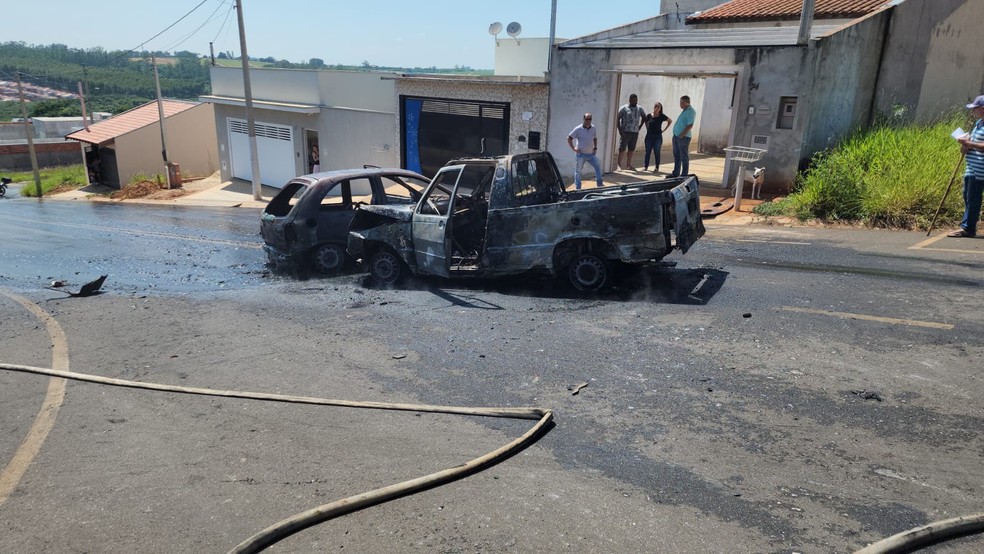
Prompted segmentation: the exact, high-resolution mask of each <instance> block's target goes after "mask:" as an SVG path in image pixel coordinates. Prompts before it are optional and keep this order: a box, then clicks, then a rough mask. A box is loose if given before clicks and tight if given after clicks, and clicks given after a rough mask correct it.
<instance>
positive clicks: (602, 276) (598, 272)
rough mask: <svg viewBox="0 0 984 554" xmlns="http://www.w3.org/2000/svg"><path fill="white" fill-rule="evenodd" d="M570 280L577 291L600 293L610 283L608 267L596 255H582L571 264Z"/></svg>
mask: <svg viewBox="0 0 984 554" xmlns="http://www.w3.org/2000/svg"><path fill="white" fill-rule="evenodd" d="M570 279H571V284H572V285H574V288H576V289H577V290H580V291H584V292H595V291H599V290H601V288H602V287H604V286H605V283H606V282H608V265H607V264H606V263H605V260H603V259H601V258H599V257H598V256H595V255H594V254H581V255H580V256H578V257H577V259H576V260H574V263H572V264H571V269H570Z"/></svg>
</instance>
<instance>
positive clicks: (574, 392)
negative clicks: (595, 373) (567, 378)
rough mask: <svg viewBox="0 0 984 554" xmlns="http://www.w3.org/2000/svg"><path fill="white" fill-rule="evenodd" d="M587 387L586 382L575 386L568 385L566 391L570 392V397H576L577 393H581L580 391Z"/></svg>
mask: <svg viewBox="0 0 984 554" xmlns="http://www.w3.org/2000/svg"><path fill="white" fill-rule="evenodd" d="M586 386H588V383H587V382H584V383H578V384H576V385H568V386H567V390H569V391H571V396H577V393H579V392H581V389H583V388H584V387H586Z"/></svg>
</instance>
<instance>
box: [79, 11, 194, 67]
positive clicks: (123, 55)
mask: <svg viewBox="0 0 984 554" xmlns="http://www.w3.org/2000/svg"><path fill="white" fill-rule="evenodd" d="M208 1H209V0H202V1H201V2H199V3H198V4H197V5H196V6H195V7H194V8H191V10H190V11H189V12H188V13H186V14H184V15H182V16H181V17H179V18H178V19H177V20H175V21H174V23H171V24H170V25H168V26H167V27H165V28H164V30H163V31H161V32H159V33H157V34H156V35H154V36H152V37H150V38H149V39H147V40H145V41H143V42H141V43H140V44H138V45H136V46H134V47H133V48H131V49H129V50H127V51H125V52H123V53H122V54H120V55H119V56H116V57H115V58H111V59H110V60H108V61H106V62H104V63H102V64H97V66H99V65H107V64H111V63H113V62H115V61H116V60H118V59H120V58H124V57H128V56H129V55H130V53H131V52H135V51H137V49H138V48H140V47H142V46H143V45H145V44H147V43H148V42H150V41H152V40H154V39H155V38H157V37H159V36H161V35H163V34H164V33H166V32H167V31H169V30H170V29H171V28H172V27H174V26H175V25H177V24H178V23H181V21H182V20H184V18H186V17H188V16H189V15H191V14H193V13H194V12H195V10H197V9H198V8H200V7H202V5H203V4H205V3H206V2H208Z"/></svg>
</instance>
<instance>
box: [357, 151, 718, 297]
mask: <svg viewBox="0 0 984 554" xmlns="http://www.w3.org/2000/svg"><path fill="white" fill-rule="evenodd" d="M697 186H698V183H697V177H695V176H692V175H691V176H686V177H680V178H676V179H666V180H662V181H651V182H640V183H632V184H627V185H616V186H608V187H603V188H594V189H590V190H579V191H565V189H564V184H563V181H562V180H561V178H560V173H559V172H558V171H557V165H556V164H555V163H554V159H553V157H552V156H551V155H550V154H549V153H547V152H537V153H532V154H521V155H515V156H501V157H496V158H474V159H471V158H469V159H457V160H452V161H450V162H448V164H447V165H446V166H445V167H443V168H442V169H441V170H440V171H439V172H438V173H437V175H436V176H435V177H434V179H433V180H432V181H431V183H430V185H429V186H428V187H427V189H426V190H425V191H424V194H423V197H422V198H421V199H420V200H419V201H418V202H417V203H416V205H412V206H408V205H404V206H399V205H393V206H362V207H360V208H359V209H358V210H357V211H356V213H355V218H354V219H353V220H352V224H351V227H350V228H349V239H348V253H349V255H350V256H352V257H353V258H357V259H362V260H363V261H364V262H365V263H366V265H368V269H369V273H370V274H371V275H372V277H373V278H374V279H375V280H376V281H378V282H380V283H383V284H393V283H395V282H397V281H399V280H400V279H401V278H403V277H405V276H406V275H407V274H408V272H409V273H413V274H415V275H437V276H441V277H464V276H472V277H495V276H504V275H513V274H519V273H524V272H530V271H533V272H544V273H546V274H549V275H553V276H556V277H562V276H566V277H567V278H568V279H569V280H570V282H571V284H572V285H573V286H574V287H575V288H577V289H578V290H582V291H596V290H599V289H601V288H602V287H604V286H605V284H606V283H608V282H609V280H610V275H611V269H612V265H613V264H618V263H624V264H645V263H653V262H657V261H659V260H660V259H662V258H663V257H664V256H666V255H667V254H669V253H670V252H671V251H672V250H673V249H674V248H679V249H680V251H681V252H684V253H685V252H686V251H687V250H688V249H689V248H690V247H691V246H692V245H693V244H694V242H695V241H696V240H697V239H698V238H699V237H700V236H702V235H703V234H704V225H703V223H702V222H701V219H700V197H699V192H698V190H697Z"/></svg>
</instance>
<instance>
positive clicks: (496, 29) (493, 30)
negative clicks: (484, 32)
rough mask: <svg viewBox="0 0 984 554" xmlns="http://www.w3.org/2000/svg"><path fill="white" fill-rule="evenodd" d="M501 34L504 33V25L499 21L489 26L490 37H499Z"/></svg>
mask: <svg viewBox="0 0 984 554" xmlns="http://www.w3.org/2000/svg"><path fill="white" fill-rule="evenodd" d="M501 32H502V23H499V22H498V21H496V22H495V23H493V24H491V25H489V34H490V35H498V34H499V33H501Z"/></svg>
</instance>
